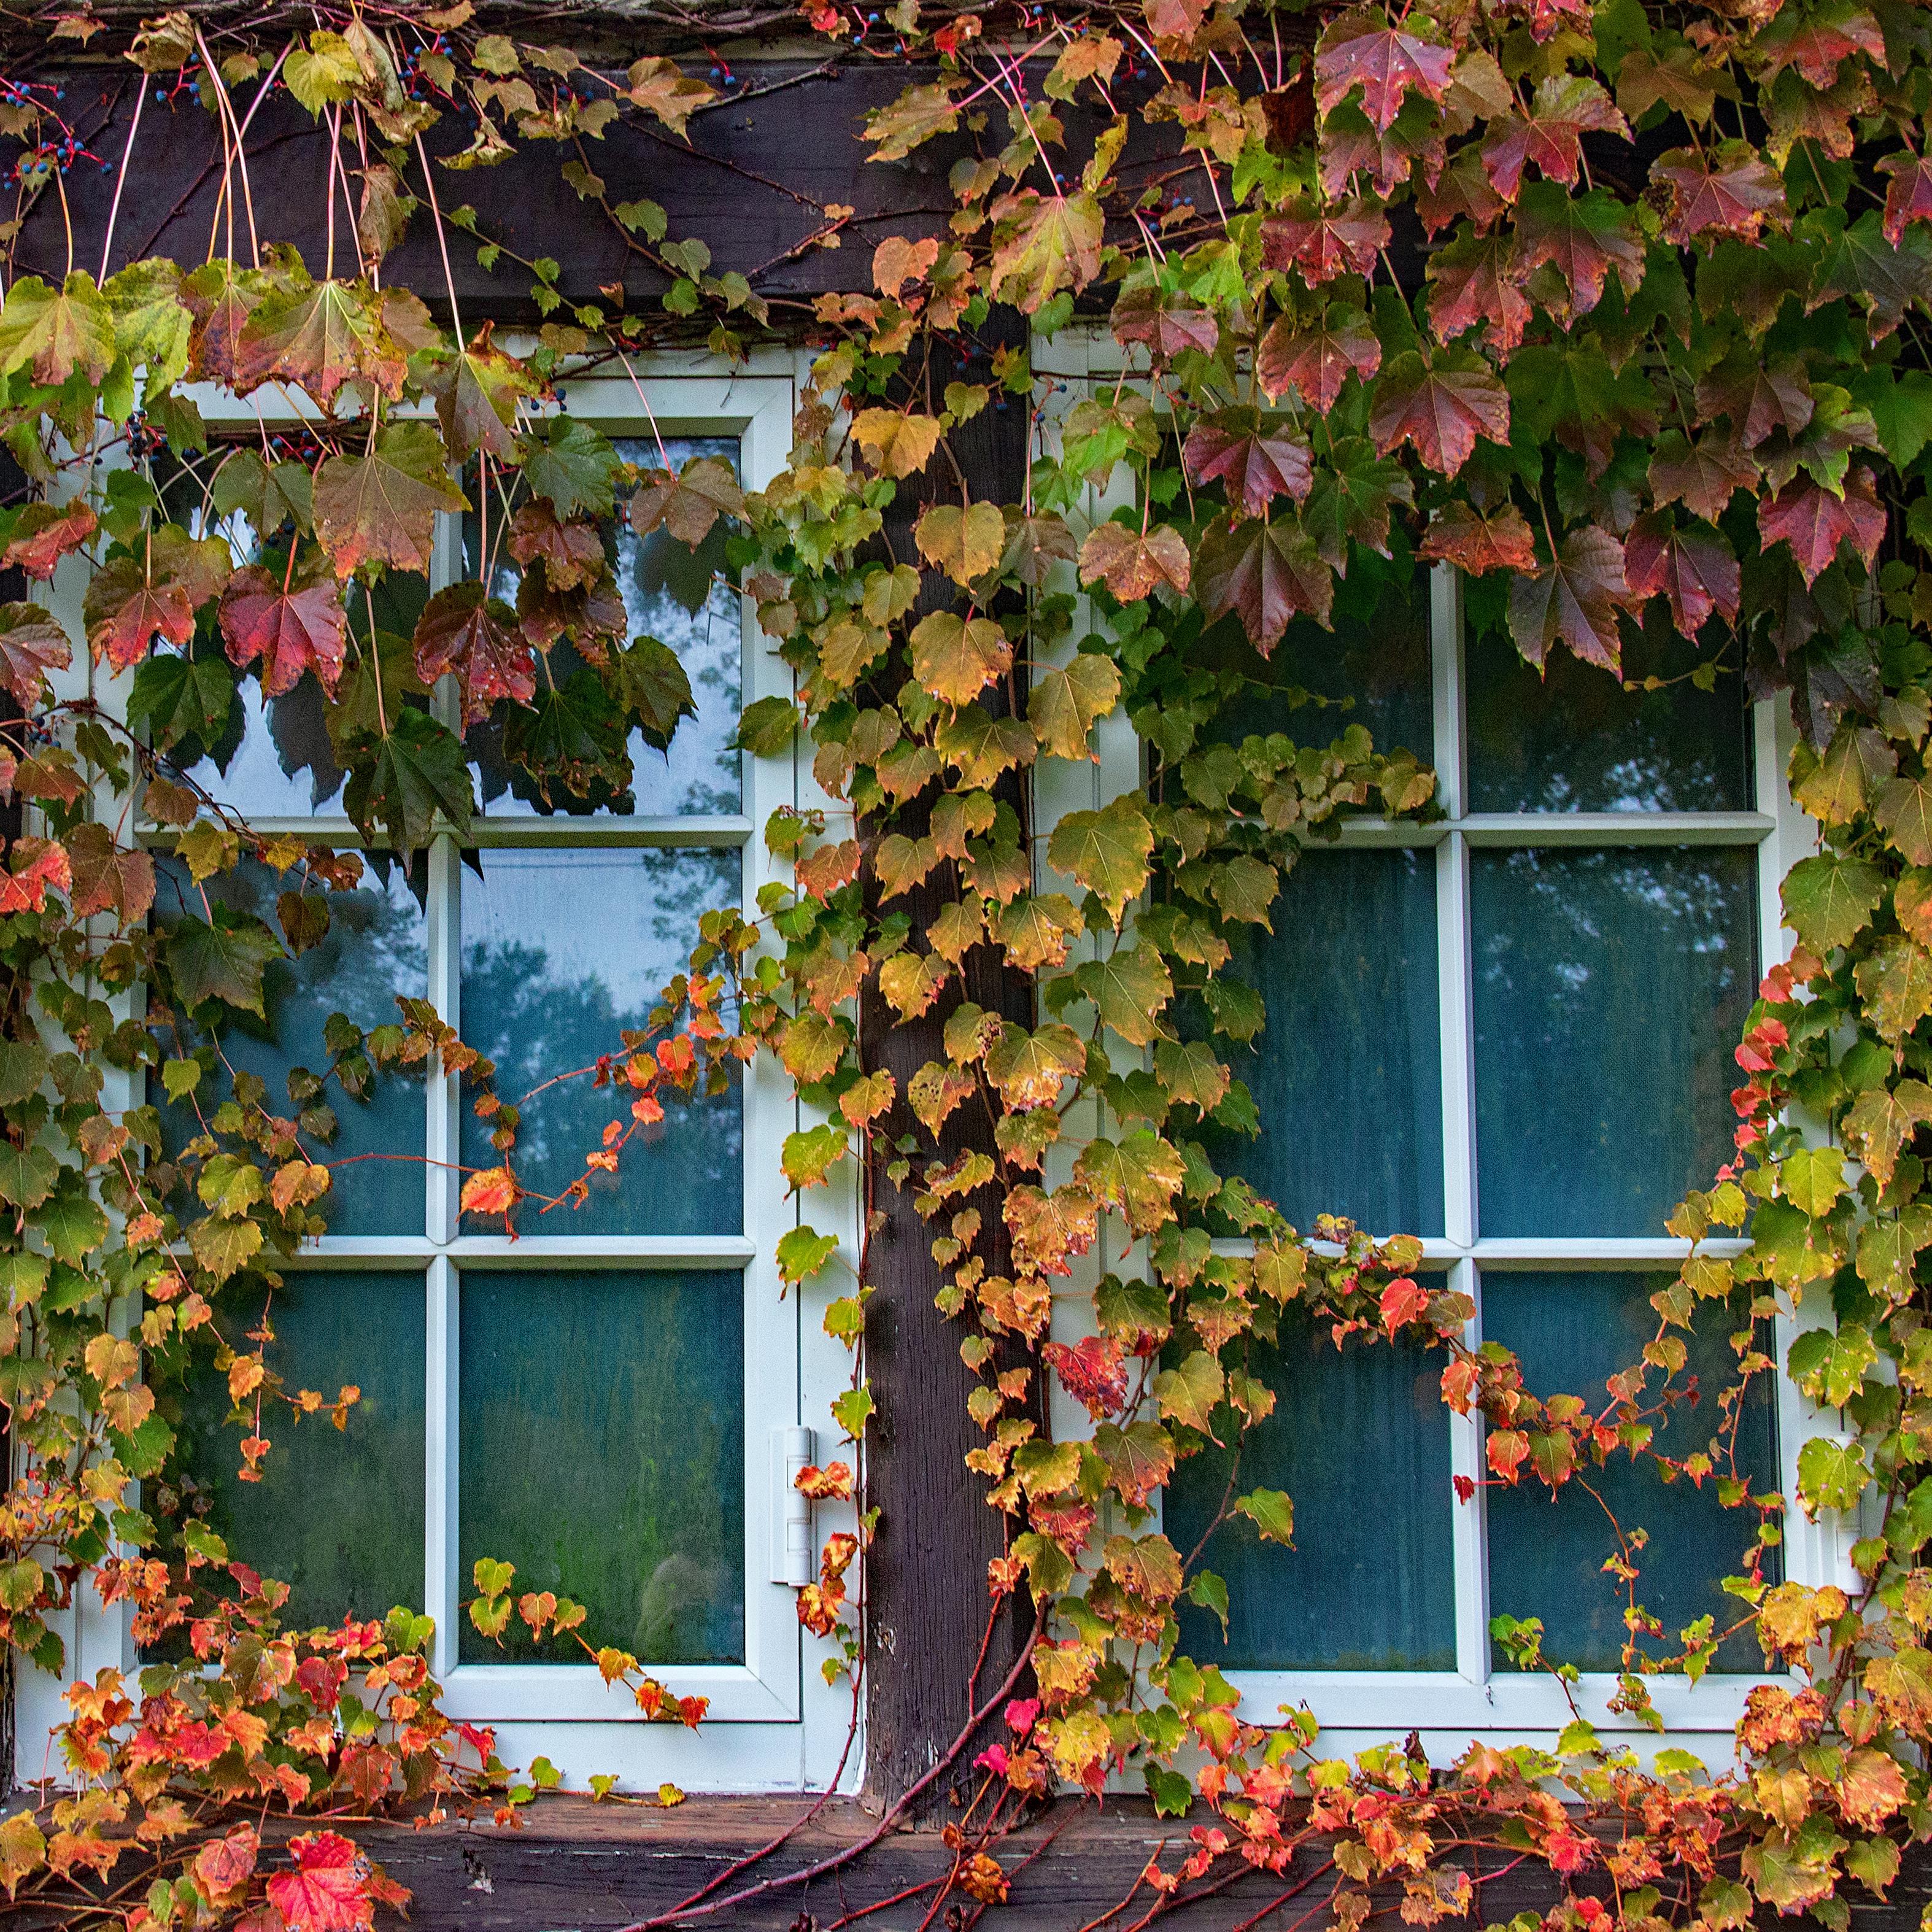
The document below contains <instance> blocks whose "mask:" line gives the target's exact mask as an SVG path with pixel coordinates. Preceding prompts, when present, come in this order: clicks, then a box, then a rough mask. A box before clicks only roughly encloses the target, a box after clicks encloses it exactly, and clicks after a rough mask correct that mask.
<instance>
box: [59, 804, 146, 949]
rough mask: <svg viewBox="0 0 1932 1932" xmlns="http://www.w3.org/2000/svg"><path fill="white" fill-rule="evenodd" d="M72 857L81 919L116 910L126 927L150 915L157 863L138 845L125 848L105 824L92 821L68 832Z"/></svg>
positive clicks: (73, 901) (73, 899)
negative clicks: (155, 864)
mask: <svg viewBox="0 0 1932 1932" xmlns="http://www.w3.org/2000/svg"><path fill="white" fill-rule="evenodd" d="M67 852H68V859H69V861H70V862H71V865H72V866H73V868H74V890H73V892H71V894H70V895H69V904H70V905H71V909H72V910H73V912H74V916H75V917H76V918H77V919H86V918H89V917H91V916H92V915H93V914H95V913H113V915H114V916H115V920H116V922H118V924H120V925H121V926H133V925H134V924H136V923H137V922H139V921H140V920H142V919H145V918H146V917H147V916H148V908H149V907H151V906H152V905H153V904H154V860H153V859H151V858H150V857H149V856H148V854H147V853H145V852H144V851H142V850H140V849H139V847H136V848H135V849H134V850H132V851H124V850H121V847H119V846H118V844H115V840H114V835H113V833H112V832H110V831H109V830H108V829H107V826H104V825H99V824H96V823H94V822H93V821H92V820H88V821H86V822H84V823H81V824H80V825H77V826H75V827H74V829H73V830H72V831H71V832H69V833H68V838H67Z"/></svg>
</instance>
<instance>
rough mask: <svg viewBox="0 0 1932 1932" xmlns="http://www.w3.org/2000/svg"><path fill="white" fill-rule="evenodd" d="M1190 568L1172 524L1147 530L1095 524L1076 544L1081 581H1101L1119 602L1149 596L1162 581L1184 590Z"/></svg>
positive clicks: (1183, 541) (1190, 561) (1184, 545)
mask: <svg viewBox="0 0 1932 1932" xmlns="http://www.w3.org/2000/svg"><path fill="white" fill-rule="evenodd" d="M1192 569H1193V559H1192V558H1190V556H1189V555H1188V553H1187V540H1186V538H1184V537H1183V536H1182V535H1181V532H1179V531H1178V530H1177V529H1175V527H1174V526H1173V525H1172V523H1157V524H1155V526H1154V528H1153V529H1151V530H1137V529H1133V527H1132V526H1130V525H1128V524H1126V523H1098V524H1096V525H1095V526H1094V529H1093V530H1092V531H1091V532H1090V533H1089V535H1088V538H1087V541H1085V543H1084V544H1082V545H1081V546H1080V580H1081V582H1082V583H1090V584H1091V583H1100V582H1103V581H1104V582H1105V583H1106V586H1107V588H1108V589H1109V590H1111V591H1112V592H1113V594H1114V595H1115V596H1116V597H1118V598H1119V599H1120V601H1121V602H1122V603H1123V604H1132V603H1135V602H1137V601H1139V599H1140V598H1143V597H1146V596H1149V595H1151V594H1152V593H1153V592H1154V589H1155V588H1156V586H1158V585H1160V584H1163V583H1166V584H1168V585H1169V586H1172V588H1173V589H1175V590H1177V591H1185V590H1186V589H1187V584H1188V579H1189V575H1190V571H1192Z"/></svg>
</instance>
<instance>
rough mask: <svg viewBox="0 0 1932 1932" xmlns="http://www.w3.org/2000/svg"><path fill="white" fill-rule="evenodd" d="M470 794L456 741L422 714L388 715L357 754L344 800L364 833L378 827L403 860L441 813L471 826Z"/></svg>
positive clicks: (409, 711)
mask: <svg viewBox="0 0 1932 1932" xmlns="http://www.w3.org/2000/svg"><path fill="white" fill-rule="evenodd" d="M473 799H474V794H473V793H472V791H471V789H470V784H469V764H468V762H467V760H466V759H465V757H464V755H463V745H462V742H461V741H460V739H458V738H457V737H456V736H455V735H454V734H453V733H452V732H450V731H449V730H447V729H446V728H445V727H443V725H441V724H438V723H437V721H436V720H435V719H434V718H431V716H430V715H428V713H427V712H422V711H418V710H415V709H410V708H404V709H401V710H396V711H392V712H390V713H389V730H387V731H386V732H385V733H383V734H382V735H381V736H379V737H377V739H375V740H374V743H373V745H365V746H364V747H363V748H362V749H361V750H360V751H359V752H358V754H357V757H356V763H355V767H354V769H353V770H352V771H351V772H350V775H349V784H348V787H347V790H346V791H345V792H344V795H343V803H344V806H345V807H346V808H347V811H348V813H349V815H350V817H351V818H353V819H354V820H355V821H356V823H357V824H358V825H359V826H361V827H362V831H363V833H364V835H365V836H366V837H368V838H371V839H372V840H373V839H374V838H375V837H376V835H377V832H378V830H379V829H380V830H382V831H383V832H386V833H387V835H388V838H389V842H390V843H392V844H394V845H395V847H396V848H397V849H398V850H399V851H400V852H401V853H402V854H403V856H404V858H405V859H407V858H408V857H410V856H411V855H412V854H413V853H416V852H417V851H419V850H421V849H422V847H423V846H424V845H425V844H427V843H428V839H429V835H430V830H431V825H432V823H434V819H435V817H436V814H437V813H438V812H439V811H440V812H441V813H442V814H443V817H446V819H448V820H449V822H450V823H451V824H452V826H455V829H457V831H458V832H459V833H462V832H467V831H468V830H469V815H470V811H471V809H472V803H473Z"/></svg>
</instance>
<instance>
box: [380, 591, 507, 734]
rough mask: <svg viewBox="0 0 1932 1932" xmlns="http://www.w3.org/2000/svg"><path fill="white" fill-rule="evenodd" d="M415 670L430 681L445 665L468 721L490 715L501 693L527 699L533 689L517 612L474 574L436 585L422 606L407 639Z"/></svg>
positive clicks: (430, 682) (441, 671)
mask: <svg viewBox="0 0 1932 1932" xmlns="http://www.w3.org/2000/svg"><path fill="white" fill-rule="evenodd" d="M410 641H411V643H412V645H413V647H414V649H415V652H416V675H417V676H419V677H420V678H421V679H422V681H423V682H424V683H425V684H426V685H433V684H434V683H435V682H436V680H437V679H438V678H440V676H443V673H445V672H446V671H452V672H454V673H455V675H456V676H457V677H458V679H459V680H460V682H461V684H462V687H463V717H464V718H465V719H466V721H468V722H469V723H470V724H475V723H477V722H478V721H479V720H481V719H482V718H487V717H488V716H489V715H490V706H492V705H493V704H494V703H496V700H498V699H499V697H504V698H508V700H510V702H511V703H512V704H528V703H529V702H530V700H531V699H532V698H533V697H535V695H536V661H535V658H533V657H532V655H531V654H530V647H529V645H528V644H527V643H525V642H524V641H523V633H522V631H520V630H519V629H518V628H517V613H516V612H515V611H514V610H512V609H511V607H509V605H508V604H505V602H504V601H502V598H500V597H492V596H490V595H488V594H487V592H485V590H484V587H483V586H482V585H481V583H477V582H475V580H473V579H472V580H469V581H468V582H466V583H452V584H451V585H450V586H449V588H448V589H444V590H439V591H438V592H437V593H436V595H434V597H432V598H431V599H430V600H429V601H428V604H425V606H424V607H423V613H422V616H420V617H419V618H418V619H416V632H415V634H414V636H413V637H412V639H411V640H410Z"/></svg>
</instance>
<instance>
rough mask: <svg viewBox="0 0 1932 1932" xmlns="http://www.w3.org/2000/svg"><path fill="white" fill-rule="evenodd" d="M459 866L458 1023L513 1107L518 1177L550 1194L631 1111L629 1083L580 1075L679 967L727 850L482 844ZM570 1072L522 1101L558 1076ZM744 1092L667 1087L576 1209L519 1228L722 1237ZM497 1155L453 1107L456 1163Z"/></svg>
mask: <svg viewBox="0 0 1932 1932" xmlns="http://www.w3.org/2000/svg"><path fill="white" fill-rule="evenodd" d="M481 862H482V876H481V877H480V878H479V877H477V875H476V874H475V871H472V870H471V869H469V868H467V867H466V868H465V870H464V872H463V1038H464V1039H465V1040H467V1041H468V1042H469V1043H470V1044H471V1045H472V1046H475V1047H476V1048H477V1049H479V1050H480V1051H481V1052H483V1053H484V1054H487V1055H488V1056H489V1057H490V1058H491V1059H492V1060H493V1061H495V1062H496V1091H497V1093H498V1094H499V1096H501V1097H502V1099H504V1100H507V1101H511V1102H514V1103H516V1104H517V1105H518V1106H520V1107H521V1108H522V1109H523V1120H522V1124H521V1125H520V1128H519V1130H518V1133H517V1147H516V1152H515V1155H514V1165H515V1167H516V1170H517V1174H518V1175H519V1177H520V1178H521V1179H522V1181H523V1184H524V1186H525V1187H527V1188H529V1189H530V1190H532V1191H534V1192H536V1193H541V1194H545V1195H551V1196H555V1195H559V1194H561V1193H562V1192H563V1190H565V1188H566V1187H568V1186H569V1185H570V1184H571V1181H574V1180H576V1179H577V1178H579V1177H580V1176H581V1175H583V1173H584V1165H583V1157H584V1156H585V1155H586V1154H589V1153H590V1152H591V1151H593V1150H594V1149H596V1148H601V1146H602V1145H603V1136H604V1127H605V1126H606V1125H607V1124H608V1123H609V1122H610V1121H613V1120H621V1121H624V1122H625V1124H626V1125H628V1124H629V1121H630V1112H629V1106H630V1101H631V1097H632V1096H631V1092H630V1090H629V1089H628V1088H622V1089H617V1088H612V1087H610V1086H604V1087H601V1088H598V1087H595V1086H593V1085H592V1084H591V1080H590V1077H589V1072H588V1070H589V1069H590V1068H592V1067H595V1064H596V1062H597V1059H598V1055H601V1054H607V1053H621V1052H622V1051H623V1043H622V1040H621V1039H620V1038H619V1034H620V1032H621V1031H622V1029H623V1028H626V1027H632V1028H641V1027H643V1026H644V1025H646V1024H647V1023H648V1021H649V1016H650V1011H651V1009H652V1007H653V1006H655V1004H657V1001H658V995H659V994H660V993H661V991H662V990H663V988H664V984H665V983H666V982H667V980H670V979H671V978H672V977H673V975H675V974H678V973H680V972H682V971H684V970H685V968H686V966H687V965H688V962H689V959H690V955H691V947H692V945H693V944H694V943H695V941H696V940H697V919H698V915H699V914H700V913H702V912H703V911H706V910H708V909H709V908H710V907H714V906H722V905H727V904H737V903H738V902H739V899H740V898H741V896H742V886H741V883H740V880H741V878H742V867H743V859H742V854H741V853H739V850H737V848H736V847H724V848H715V849H714V848H710V847H687V848H685V849H682V850H657V851H650V850H636V849H634V848H623V847H604V848H602V849H600V850H589V851H568V852H547V851H541V850H526V849H516V850H487V851H485V852H484V853H482V855H481ZM579 1069H583V1070H585V1071H584V1073H583V1076H582V1077H581V1078H579V1079H571V1080H566V1081H564V1082H561V1083H559V1084H558V1085H553V1086H550V1087H548V1088H547V1091H544V1092H543V1093H542V1094H537V1095H535V1097H534V1098H527V1099H526V1096H529V1095H531V1094H532V1092H533V1090H535V1088H538V1087H540V1086H543V1085H544V1083H545V1082H550V1081H553V1080H555V1079H556V1076H558V1075H559V1074H568V1073H574V1072H576V1071H577V1070H579ZM743 1155H744V1101H743V1095H742V1089H741V1088H739V1086H738V1085H736V1083H735V1082H734V1083H733V1086H732V1088H731V1089H730V1091H729V1092H728V1093H725V1094H720V1095H718V1096H717V1097H715V1098H713V1099H709V1100H693V1101H690V1102H679V1101H678V1100H676V1098H675V1097H667V1098H666V1101H665V1115H664V1119H663V1120H662V1121H660V1122H658V1124H656V1125H655V1126H654V1127H646V1128H645V1129H644V1130H643V1132H642V1133H640V1134H638V1135H637V1136H635V1137H634V1139H632V1140H631V1143H630V1145H628V1146H627V1147H626V1148H625V1149H624V1151H623V1154H622V1161H621V1164H620V1166H619V1171H618V1172H616V1174H614V1175H613V1174H604V1173H601V1172H592V1174H591V1175H589V1183H590V1197H589V1200H588V1202H586V1203H585V1205H583V1206H582V1207H580V1208H559V1209H557V1210H556V1211H554V1212H553V1214H550V1216H549V1217H547V1219H545V1220H541V1221H539V1220H537V1219H536V1218H535V1214H534V1212H533V1211H532V1210H530V1209H526V1211H525V1214H526V1219H525V1220H524V1222H523V1229H524V1232H526V1233H535V1232H541V1233H543V1234H547V1235H549V1234H556V1235H565V1234H568V1235H735V1234H736V1233H737V1232H739V1230H740V1229H742V1226H744V1166H743ZM501 1160H502V1155H501V1154H499V1153H497V1152H496V1151H495V1150H494V1149H493V1148H492V1147H491V1146H490V1129H489V1126H488V1124H487V1122H485V1121H479V1120H478V1118H476V1116H475V1114H474V1113H473V1112H471V1111H470V1110H469V1109H468V1108H465V1109H464V1111H463V1164H464V1165H465V1166H468V1167H490V1166H495V1165H496V1164H497V1163H499V1162H500V1161H501Z"/></svg>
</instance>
